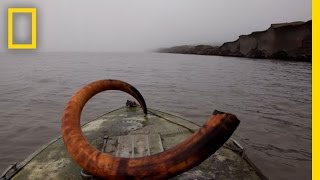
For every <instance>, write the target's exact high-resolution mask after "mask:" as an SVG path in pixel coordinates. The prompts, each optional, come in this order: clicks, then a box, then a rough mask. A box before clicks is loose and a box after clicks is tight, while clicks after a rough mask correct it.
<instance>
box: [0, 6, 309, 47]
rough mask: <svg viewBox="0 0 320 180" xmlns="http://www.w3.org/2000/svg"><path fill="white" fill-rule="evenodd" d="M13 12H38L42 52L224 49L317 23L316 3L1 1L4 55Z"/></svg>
mask: <svg viewBox="0 0 320 180" xmlns="http://www.w3.org/2000/svg"><path fill="white" fill-rule="evenodd" d="M8 7H36V8H37V11H38V14H37V15H38V21H37V23H38V29H37V30H38V51H105V52H113V51H148V50H152V49H157V48H160V47H170V46H174V45H183V44H217V43H218V44H220V43H222V42H225V41H233V40H236V39H237V38H238V36H239V35H241V34H249V33H251V32H252V31H257V30H265V29H267V28H268V27H269V26H270V24H272V23H281V22H291V21H307V20H310V19H311V0H264V1H262V0H45V1H39V0H1V1H0V12H2V13H1V14H0V15H1V17H0V43H1V44H0V51H4V50H6V48H7V38H6V37H7V30H6V29H7V24H6V23H7V20H6V18H7V15H6V13H7V8H8ZM19 32H20V31H19ZM2 37H5V38H2Z"/></svg>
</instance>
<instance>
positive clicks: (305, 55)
mask: <svg viewBox="0 0 320 180" xmlns="http://www.w3.org/2000/svg"><path fill="white" fill-rule="evenodd" d="M158 52H161V53H178V54H197V55H219V56H234V57H246V58H259V59H281V60H295V61H307V62H311V59H312V21H311V20H310V21H307V22H291V23H281V24H272V25H271V26H270V28H268V29H267V30H265V31H258V32H253V33H251V34H249V35H241V36H239V38H238V39H237V40H236V41H233V42H226V43H224V44H222V45H221V46H210V45H197V46H191V45H183V46H175V47H171V48H163V49H160V50H159V51H158Z"/></svg>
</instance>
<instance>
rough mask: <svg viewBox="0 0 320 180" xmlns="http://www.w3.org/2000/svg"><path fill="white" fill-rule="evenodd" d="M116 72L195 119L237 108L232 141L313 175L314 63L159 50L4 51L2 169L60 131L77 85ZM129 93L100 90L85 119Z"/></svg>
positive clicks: (285, 170) (299, 175)
mask: <svg viewBox="0 0 320 180" xmlns="http://www.w3.org/2000/svg"><path fill="white" fill-rule="evenodd" d="M109 78H110V79H120V80H123V81H127V82H129V83H130V84H132V85H134V86H135V87H136V88H137V89H138V90H139V91H140V92H141V93H142V94H143V96H144V97H145V99H146V102H147V105H148V106H149V107H153V108H156V109H160V110H164V111H168V112H172V113H175V114H179V115H181V116H184V117H187V118H188V119H190V120H192V121H194V122H196V123H198V124H202V123H204V122H205V121H206V119H207V118H208V117H209V115H210V114H211V113H212V111H213V110H214V109H218V110H221V111H226V112H230V113H233V114H236V115H237V116H238V118H239V119H240V120H241V124H240V126H239V128H238V130H237V131H236V134H235V138H236V139H237V140H239V141H240V142H241V143H242V144H243V145H244V146H245V147H246V149H247V153H248V155H249V156H250V157H251V158H252V160H253V161H254V162H255V163H256V164H257V165H258V167H259V168H261V169H262V171H263V172H264V173H265V174H266V175H267V176H268V177H269V178H271V179H310V178H311V64H310V63H304V62H284V61H276V60H252V59H244V58H241V59H240V58H231V57H218V56H193V55H173V54H152V53H150V54H143V53H42V54H36V53H35V54H0V142H1V146H0V147H1V148H0V155H1V156H0V172H2V171H3V170H4V169H5V168H6V167H7V166H8V165H9V164H10V163H12V162H15V161H18V162H20V161H21V160H23V159H24V158H26V157H27V156H28V155H30V154H31V153H32V152H33V151H35V150H36V149H37V148H39V147H40V146H41V145H43V144H45V143H47V142H48V141H49V140H51V139H53V138H54V137H57V136H58V135H59V133H60V120H61V113H62V111H63V108H64V106H65V104H66V102H67V100H68V99H69V97H70V96H71V94H72V93H73V92H74V91H75V90H76V89H78V88H80V87H81V86H83V85H84V84H87V83H89V82H91V81H94V80H98V79H109ZM128 98H129V99H130V97H129V96H127V95H126V94H124V93H119V92H105V93H102V94H99V95H97V96H96V97H94V98H93V99H92V100H91V101H90V102H89V103H88V104H87V106H86V107H85V110H84V112H83V117H82V122H86V121H88V120H90V119H92V118H94V117H96V116H98V115H99V114H102V113H104V112H106V111H109V110H112V109H115V108H118V107H119V106H122V105H124V104H125V102H126V99H128Z"/></svg>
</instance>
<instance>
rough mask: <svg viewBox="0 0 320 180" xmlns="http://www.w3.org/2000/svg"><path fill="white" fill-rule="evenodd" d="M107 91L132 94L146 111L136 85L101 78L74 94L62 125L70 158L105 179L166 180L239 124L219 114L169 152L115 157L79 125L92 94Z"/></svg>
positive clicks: (192, 163) (196, 161) (211, 150)
mask: <svg viewBox="0 0 320 180" xmlns="http://www.w3.org/2000/svg"><path fill="white" fill-rule="evenodd" d="M106 90H120V91H124V92H127V93H129V94H130V95H132V96H133V97H134V98H135V99H136V100H137V101H138V102H139V103H140V105H141V107H142V109H143V111H144V113H145V114H146V113H147V107H146V104H145V101H144V99H143V97H142V95H141V94H140V93H139V91H138V90H137V89H135V88H134V87H133V86H131V85H130V84H128V83H125V82H122V81H119V80H100V81H95V82H92V83H90V84H88V85H86V86H84V87H83V88H82V89H80V90H79V91H78V92H76V93H75V94H74V95H73V96H72V97H71V99H70V100H69V102H68V104H67V106H66V108H65V110H64V112H63V116H62V125H61V131H62V136H63V141H64V144H65V146H66V148H67V150H68V152H69V154H70V155H71V157H72V158H73V159H74V160H75V161H76V162H77V163H78V164H79V165H80V166H81V167H82V168H84V169H86V170H87V171H89V172H90V173H92V174H94V175H96V176H99V177H101V178H104V179H166V178H170V177H173V176H175V175H178V174H180V173H182V172H184V171H187V170H189V169H191V168H192V167H194V166H197V165H199V164H200V163H201V162H202V161H204V160H205V159H206V158H208V157H209V156H210V155H212V154H213V153H214V152H215V151H217V150H218V149H219V148H220V147H221V146H222V145H223V144H224V143H225V142H226V141H227V140H228V139H229V137H230V136H231V135H232V133H233V132H234V131H235V129H236V128H237V126H238V125H239V123H240V121H239V120H238V119H237V117H236V116H234V115H232V114H228V113H217V114H214V115H212V116H211V117H210V118H209V120H208V121H207V122H206V124H204V125H203V126H202V127H201V128H200V129H199V130H198V131H196V132H195V133H194V134H192V135H191V136H190V137H189V138H187V139H186V140H185V141H183V142H181V143H180V144H178V145H176V146H175V147H173V148H171V149H169V150H167V151H164V152H162V153H159V154H155V155H152V156H147V157H140V158H119V157H114V156H111V155H109V154H106V153H102V152H101V151H99V150H98V149H96V148H95V147H93V146H92V145H90V144H89V143H88V142H87V140H86V139H85V137H84V136H83V134H82V131H81V126H80V116H81V111H82V109H83V107H84V105H85V104H86V103H87V101H88V100H89V99H90V98H91V97H93V96H94V95H96V94H98V93H99V92H102V91H106Z"/></svg>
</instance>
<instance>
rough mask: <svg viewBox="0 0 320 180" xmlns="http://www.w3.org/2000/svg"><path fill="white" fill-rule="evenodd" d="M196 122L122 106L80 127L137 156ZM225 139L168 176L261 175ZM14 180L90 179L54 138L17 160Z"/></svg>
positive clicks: (102, 144) (111, 149) (115, 151)
mask: <svg viewBox="0 0 320 180" xmlns="http://www.w3.org/2000/svg"><path fill="white" fill-rule="evenodd" d="M198 129H199V126H198V125H196V124H194V123H192V122H190V121H188V120H186V119H184V118H181V117H178V116H175V115H172V114H168V113H164V112H161V111H157V110H154V109H149V110H148V115H147V116H145V115H144V113H143V112H142V110H141V109H140V108H138V107H137V108H128V107H123V108H120V109H117V110H114V111H111V112H109V113H106V114H104V115H103V116H101V117H99V118H97V119H95V120H93V121H91V122H88V123H86V124H84V125H83V126H82V131H83V134H84V135H85V137H86V138H87V140H88V141H89V142H90V143H91V144H92V145H93V146H95V147H96V148H97V149H100V150H102V151H104V152H107V153H109V154H112V155H114V156H119V157H141V156H149V155H152V154H157V153H160V152H162V151H165V150H167V149H169V148H171V147H173V146H175V145H177V144H178V143H179V142H181V141H183V140H184V139H186V138H187V137H188V136H190V135H191V134H192V133H193V132H194V131H196V130H198ZM236 151H241V149H240V150H239V148H238V149H237V148H236V146H234V143H233V142H232V141H229V142H227V143H226V144H225V145H224V146H223V147H222V148H220V149H219V150H218V151H217V152H216V153H215V154H213V155H212V156H211V157H210V158H208V159H207V160H205V161H204V162H202V163H201V164H200V165H199V166H197V167H195V168H193V169H191V170H189V171H187V172H185V173H183V174H180V175H179V176H176V177H174V178H172V179H264V178H263V177H262V176H261V175H260V174H259V172H258V171H257V170H256V169H255V168H254V167H253V166H252V165H251V164H250V163H248V161H247V160H246V159H245V158H243V157H242V156H241V155H240V154H239V153H237V152H236ZM17 168H18V169H19V171H18V172H17V173H16V174H14V176H13V177H12V179H33V180H34V179H91V177H90V176H88V177H87V178H86V177H83V176H81V171H82V169H81V167H79V166H78V165H77V164H75V162H74V161H73V160H72V159H70V156H69V154H68V152H67V151H66V149H65V146H64V144H63V141H62V139H61V138H58V139H56V140H54V141H52V142H50V143H49V144H48V145H46V146H44V147H43V148H41V149H40V150H38V151H37V152H35V153H34V154H33V155H31V156H30V157H29V158H27V159H26V160H25V161H23V162H22V163H20V164H19V165H18V166H17Z"/></svg>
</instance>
